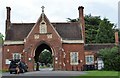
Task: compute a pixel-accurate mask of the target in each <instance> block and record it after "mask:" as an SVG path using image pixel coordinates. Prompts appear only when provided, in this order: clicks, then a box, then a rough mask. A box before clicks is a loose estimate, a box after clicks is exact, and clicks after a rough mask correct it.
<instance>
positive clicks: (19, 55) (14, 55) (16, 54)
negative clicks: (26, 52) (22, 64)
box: [13, 53, 21, 59]
mask: <svg viewBox="0 0 120 78" xmlns="http://www.w3.org/2000/svg"><path fill="white" fill-rule="evenodd" d="M13 59H21V54H20V53H13Z"/></svg>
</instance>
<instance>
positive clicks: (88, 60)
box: [85, 55, 94, 65]
mask: <svg viewBox="0 0 120 78" xmlns="http://www.w3.org/2000/svg"><path fill="white" fill-rule="evenodd" d="M91 58H92V60H91ZM85 61H86V64H87V65H89V64H94V55H86V56H85Z"/></svg>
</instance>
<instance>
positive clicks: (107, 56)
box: [98, 46, 120, 71]
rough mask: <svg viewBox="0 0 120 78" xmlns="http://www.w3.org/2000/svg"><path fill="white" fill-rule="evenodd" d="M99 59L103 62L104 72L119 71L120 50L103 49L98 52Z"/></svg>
mask: <svg viewBox="0 0 120 78" xmlns="http://www.w3.org/2000/svg"><path fill="white" fill-rule="evenodd" d="M98 55H99V57H101V58H102V60H103V61H104V69H105V70H115V71H120V48H119V46H116V47H113V48H105V49H101V50H100V51H99V54H98Z"/></svg>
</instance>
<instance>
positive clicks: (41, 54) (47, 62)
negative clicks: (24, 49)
mask: <svg viewBox="0 0 120 78" xmlns="http://www.w3.org/2000/svg"><path fill="white" fill-rule="evenodd" d="M34 60H35V64H36V66H35V70H36V71H39V70H42V69H43V68H46V69H48V68H49V70H50V69H51V70H52V69H53V56H52V49H51V48H50V46H49V45H47V44H45V43H43V44H40V45H39V46H38V47H37V48H36V50H35V56H34Z"/></svg>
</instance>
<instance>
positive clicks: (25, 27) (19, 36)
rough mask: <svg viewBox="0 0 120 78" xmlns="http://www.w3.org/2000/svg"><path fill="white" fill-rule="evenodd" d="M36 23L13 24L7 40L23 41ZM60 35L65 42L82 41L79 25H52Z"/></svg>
mask: <svg viewBox="0 0 120 78" xmlns="http://www.w3.org/2000/svg"><path fill="white" fill-rule="evenodd" d="M34 25H35V23H12V24H11V28H10V29H9V30H8V31H7V34H6V39H5V40H11V41H21V40H24V38H25V37H27V35H28V34H29V32H30V31H31V29H32V27H33V26H34ZM52 25H53V26H54V27H55V29H56V31H57V32H58V34H59V35H60V36H61V37H62V38H63V39H65V40H81V39H82V35H81V27H80V26H79V23H52Z"/></svg>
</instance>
